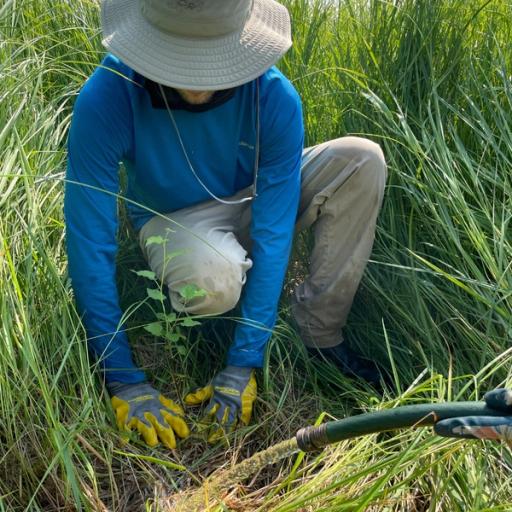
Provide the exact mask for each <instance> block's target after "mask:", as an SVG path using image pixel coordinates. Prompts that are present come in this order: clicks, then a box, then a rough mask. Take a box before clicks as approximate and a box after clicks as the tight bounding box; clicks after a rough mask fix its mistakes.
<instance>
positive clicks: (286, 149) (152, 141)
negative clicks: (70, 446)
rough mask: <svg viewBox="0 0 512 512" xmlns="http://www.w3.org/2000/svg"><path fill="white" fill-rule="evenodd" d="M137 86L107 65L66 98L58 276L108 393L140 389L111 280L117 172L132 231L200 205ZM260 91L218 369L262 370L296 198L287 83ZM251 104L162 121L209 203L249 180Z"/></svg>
mask: <svg viewBox="0 0 512 512" xmlns="http://www.w3.org/2000/svg"><path fill="white" fill-rule="evenodd" d="M143 84H144V78H143V77H141V76H140V75H138V74H137V73H136V72H135V71H133V70H132V69H131V68H129V67H128V66H126V65H125V64H123V63H122V62H121V61H119V60H118V59H117V58H116V57H114V56H112V55H110V54H109V55H107V56H106V57H105V59H104V60H103V62H102V65H101V66H99V67H98V68H97V69H96V70H95V71H94V73H93V74H92V76H91V77H90V78H89V79H88V80H87V82H86V83H85V85H84V87H83V88H82V90H81V92H80V94H79V96H78V98H77V101H76V103H75V107H74V112H73V119H72V123H71V128H70V133H69V140H68V166H67V181H66V190H65V201H64V214H65V221H66V240H67V250H68V260H69V274H70V277H71V281H72V286H73V289H74V292H75V296H76V302H77V307H78V310H79V312H80V313H81V314H82V317H83V321H84V325H85V327H86V330H87V336H88V343H89V348H90V349H91V351H92V353H93V354H94V355H95V357H96V358H100V360H101V363H102V366H103V368H104V369H105V370H106V374H105V378H106V380H107V382H109V381H110V382H111V381H120V382H140V381H142V380H144V379H145V375H144V372H143V371H141V370H140V369H138V368H137V367H136V365H135V364H134V362H133V360H132V354H131V350H130V347H129V345H128V340H127V336H126V333H125V332H124V330H123V323H122V312H121V309H120V306H119V298H118V292H117V287H116V281H115V277H116V262H115V259H116V253H117V229H118V218H117V198H116V194H118V193H119V192H120V180H119V163H120V162H121V161H122V162H123V163H124V166H125V168H126V172H127V186H126V190H125V191H124V194H123V195H124V197H126V198H128V199H129V200H131V201H128V202H127V208H128V211H129V215H130V218H131V219H132V222H133V224H134V226H135V228H136V229H140V228H141V227H142V226H143V225H144V224H145V222H147V221H148V220H149V219H150V218H151V217H152V216H153V213H152V212H151V211H148V210H147V209H145V208H149V209H150V210H153V211H158V212H160V213H169V212H172V211H175V210H179V209H181V208H184V207H187V206H191V205H194V204H197V203H200V202H203V201H208V200H210V199H211V197H210V196H209V194H208V193H207V192H206V191H205V190H204V188H203V187H201V185H200V184H199V183H198V181H197V179H196V178H195V177H194V176H193V174H192V172H191V171H190V168H189V167H188V164H187V162H186V160H185V155H184V154H183V151H182V149H181V146H180V145H179V141H178V139H177V135H176V132H175V130H174V127H173V125H172V124H171V121H170V118H169V114H168V112H167V111H166V110H165V109H160V108H154V107H153V106H152V103H151V99H150V95H149V93H148V90H147V89H146V88H145V87H144V86H143ZM259 87H260V156H259V172H258V183H257V190H258V196H257V197H256V198H255V199H254V200H253V201H252V203H251V208H252V211H251V214H252V221H251V228H250V229H251V231H250V234H251V239H252V252H251V259H252V260H253V266H252V268H251V269H250V270H249V271H248V274H247V282H246V284H245V286H244V290H243V293H242V298H241V312H242V318H243V319H245V320H247V322H242V323H239V324H237V327H236V329H235V335H234V340H233V343H232V345H231V347H230V349H229V353H228V361H227V362H228V364H232V365H236V366H250V367H259V366H261V365H262V363H263V355H264V350H265V346H266V343H267V341H268V338H269V336H270V329H272V328H273V326H274V324H275V320H276V313H277V305H278V300H279V296H280V293H281V289H282V285H283V280H284V275H285V271H286V266H287V263H288V258H289V253H290V247H291V243H292V237H293V230H294V222H295V218H296V214H297V206H298V200H299V195H300V163H301V155H302V148H303V141H304V129H303V122H302V109H301V101H300V98H299V96H298V94H297V92H296V91H295V89H294V88H293V86H292V85H291V83H290V82H289V81H288V80H287V79H286V77H284V75H282V73H280V72H279V71H278V70H277V69H276V68H275V67H273V68H271V69H269V70H268V71H267V72H266V73H265V74H263V75H262V76H261V77H259ZM255 94H256V92H255V81H252V82H249V83H247V84H244V85H242V86H239V87H237V88H236V91H235V94H234V96H233V97H231V98H230V99H229V100H228V101H226V102H224V103H223V104H220V105H218V106H216V107H215V108H212V109H210V110H206V111H204V112H189V111H187V110H173V115H174V117H175V120H176V123H177V125H178V126H179V129H180V133H181V137H182V139H183V142H184V144H185V147H186V149H187V153H188V154H189V156H190V158H191V160H192V161H193V165H194V168H195V171H196V173H197V174H198V175H199V176H200V177H201V179H202V180H203V181H204V183H205V184H206V186H207V187H208V188H209V189H210V190H211V191H212V192H213V193H214V194H215V195H217V196H219V197H225V196H230V195H233V194H235V193H236V192H238V191H239V190H241V189H243V188H245V187H248V186H249V185H251V183H252V181H253V168H254V159H255V143H256V117H255V116H256V109H255V98H256V96H255ZM132 201H133V202H132ZM134 203H137V204H138V205H142V207H141V206H137V205H136V204H134ZM144 207H145V208H144ZM258 325H262V326H264V327H265V328H264V329H261V328H258Z"/></svg>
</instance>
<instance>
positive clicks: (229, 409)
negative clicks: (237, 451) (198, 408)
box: [185, 366, 257, 443]
mask: <svg viewBox="0 0 512 512" xmlns="http://www.w3.org/2000/svg"><path fill="white" fill-rule="evenodd" d="M256 392H257V386H256V377H255V375H254V369H253V368H246V367H238V366H227V367H226V368H225V369H224V370H222V371H221V372H219V373H218V374H217V375H216V376H215V378H214V379H213V380H212V382H211V384H208V385H207V386H205V387H203V388H199V389H198V390H196V391H194V392H192V393H189V394H188V395H187V396H186V397H185V404H186V405H199V404H201V403H203V402H205V401H206V400H210V403H209V405H208V408H207V410H206V413H205V416H204V418H203V420H202V423H204V424H208V425H211V429H210V434H209V436H208V442H209V443H216V442H217V441H219V440H220V439H222V438H223V437H224V435H225V433H228V432H231V431H232V430H233V429H234V428H235V426H236V424H237V422H238V421H239V422H240V423H242V424H243V425H248V424H249V422H250V421H251V415H252V408H253V404H254V401H255V400H256Z"/></svg>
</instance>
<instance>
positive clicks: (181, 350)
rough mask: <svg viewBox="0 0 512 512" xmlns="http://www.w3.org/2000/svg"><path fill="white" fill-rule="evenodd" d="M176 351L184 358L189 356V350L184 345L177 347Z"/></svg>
mask: <svg viewBox="0 0 512 512" xmlns="http://www.w3.org/2000/svg"><path fill="white" fill-rule="evenodd" d="M176 350H177V351H178V354H180V355H182V356H186V355H187V348H186V347H185V346H184V345H176Z"/></svg>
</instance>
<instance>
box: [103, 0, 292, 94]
mask: <svg viewBox="0 0 512 512" xmlns="http://www.w3.org/2000/svg"><path fill="white" fill-rule="evenodd" d="M101 21H102V29H103V40H102V42H103V45H104V46H105V48H107V49H108V50H109V51H110V52H111V53H113V54H114V55H115V56H116V57H118V58H119V59H121V60H122V61H123V62H124V63H125V64H127V65H128V66H130V67H131V68H133V69H134V70H135V71H136V72H138V73H140V74H141V75H143V76H145V77H147V78H149V79H151V80H153V81H154V82H158V83H161V84H163V85H167V86H170V87H175V88H180V89H190V90H211V91H215V90H220V89H229V88H231V87H236V86H238V85H241V84H244V83H246V82H249V81H251V80H253V79H255V78H256V77H258V76H260V75H262V74H263V73H264V72H265V71H266V70H267V69H269V68H270V67H271V66H273V65H274V64H275V63H276V62H277V61H278V60H279V59H280V58H281V57H282V56H283V55H284V54H285V53H286V51H287V50H288V49H289V48H290V46H291V44H292V42H291V29H290V17H289V14H288V11H287V9H286V8H285V7H284V6H283V5H281V4H279V3H277V2H275V1H274V0H254V7H253V10H252V13H251V15H250V17H249V18H248V19H247V21H246V23H245V25H244V27H243V28H242V29H241V30H239V31H237V32H235V33H232V34H229V35H227V36H224V37H220V38H212V37H204V38H186V37H178V36H173V35H171V34H169V33H167V32H163V31H162V30H159V29H158V28H156V27H155V26H154V25H152V24H151V23H149V21H147V20H146V18H145V17H144V16H143V15H142V13H141V9H140V0H104V1H103V3H102V7H101Z"/></svg>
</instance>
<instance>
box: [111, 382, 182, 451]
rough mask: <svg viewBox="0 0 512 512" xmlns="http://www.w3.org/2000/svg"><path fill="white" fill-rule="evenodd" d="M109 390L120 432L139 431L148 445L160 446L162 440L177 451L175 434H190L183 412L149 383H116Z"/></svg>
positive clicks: (180, 435)
mask: <svg viewBox="0 0 512 512" xmlns="http://www.w3.org/2000/svg"><path fill="white" fill-rule="evenodd" d="M109 391H110V393H111V395H113V396H112V398H111V402H112V407H113V408H114V411H115V413H116V422H117V426H118V428H119V430H121V431H125V432H128V431H131V430H132V429H136V430H137V431H138V432H139V434H141V435H142V437H143V439H144V441H145V442H146V444H147V445H148V446H156V445H157V444H158V440H159V439H160V441H161V442H162V443H163V444H164V445H165V446H167V448H171V449H173V448H176V437H175V435H174V434H175V433H176V434H177V435H178V436H179V437H181V438H185V437H187V436H188V435H189V434H190V431H189V428H188V426H187V424H186V423H185V420H184V419H183V416H184V411H183V409H182V408H181V407H180V406H179V405H178V404H176V403H174V402H173V401H172V400H169V399H168V398H166V397H165V396H163V395H161V394H160V393H159V392H158V391H157V390H156V389H154V388H153V387H151V386H150V385H149V384H147V383H140V384H121V383H112V384H109Z"/></svg>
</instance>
